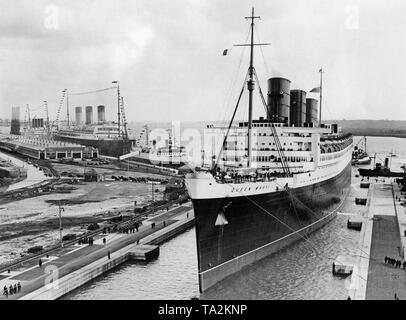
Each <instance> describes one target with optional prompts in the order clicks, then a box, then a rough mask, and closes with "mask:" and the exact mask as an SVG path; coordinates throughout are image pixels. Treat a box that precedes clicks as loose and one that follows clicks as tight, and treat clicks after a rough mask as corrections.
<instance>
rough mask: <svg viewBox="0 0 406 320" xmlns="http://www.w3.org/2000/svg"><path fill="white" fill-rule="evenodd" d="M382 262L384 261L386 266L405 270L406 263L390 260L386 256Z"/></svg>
mask: <svg viewBox="0 0 406 320" xmlns="http://www.w3.org/2000/svg"><path fill="white" fill-rule="evenodd" d="M384 260H385V263H386V264H389V265H391V266H393V267H396V268H401V267H402V266H403V269H406V261H404V262H403V263H402V261H401V260H397V259H393V258H390V257H388V256H385V259H384Z"/></svg>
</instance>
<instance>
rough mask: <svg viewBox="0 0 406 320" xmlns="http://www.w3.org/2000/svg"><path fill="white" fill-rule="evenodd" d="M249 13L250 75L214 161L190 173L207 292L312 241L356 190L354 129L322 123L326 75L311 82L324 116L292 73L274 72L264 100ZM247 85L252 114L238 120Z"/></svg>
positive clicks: (202, 281)
mask: <svg viewBox="0 0 406 320" xmlns="http://www.w3.org/2000/svg"><path fill="white" fill-rule="evenodd" d="M247 18H248V19H250V20H251V42H250V44H248V46H250V49H251V55H250V66H249V68H248V73H247V76H246V80H247V82H246V84H245V85H244V87H243V89H242V91H241V94H240V96H239V99H238V103H237V106H236V109H235V111H234V113H233V117H232V119H231V121H230V125H229V126H228V128H226V130H224V129H223V128H213V130H214V131H215V132H217V133H218V134H219V135H220V136H222V137H224V140H223V143H222V144H221V145H220V150H218V153H217V154H218V156H217V157H216V162H215V164H214V165H213V166H212V167H211V168H209V169H206V168H204V167H201V168H200V167H196V168H195V170H194V172H193V173H191V174H188V175H187V176H186V179H185V183H186V187H187V189H188V192H189V195H190V197H191V198H192V201H193V207H194V212H195V219H196V239H197V253H198V268H199V270H198V274H199V285H200V291H201V292H203V291H204V290H206V289H208V288H209V287H211V286H213V285H214V284H215V283H217V282H218V281H220V280H222V279H223V278H225V277H227V276H228V275H230V274H232V273H234V272H237V271H239V270H240V269H241V268H243V267H244V266H246V265H248V264H250V263H253V262H255V261H257V260H259V259H261V258H263V257H265V256H267V255H269V254H271V253H273V252H276V251H277V250H280V249H281V248H283V247H286V246H287V245H289V244H291V243H292V242H294V241H297V240H300V239H303V240H305V241H308V240H307V235H308V234H309V233H311V232H313V231H315V230H317V229H318V228H320V227H321V226H323V225H324V224H326V223H327V222H329V221H330V220H331V219H333V218H334V217H335V215H336V212H337V210H338V209H339V208H340V206H341V204H342V203H343V201H344V199H345V197H346V196H347V194H348V192H349V190H350V182H351V158H352V149H353V142H352V135H351V134H345V135H343V134H341V133H340V130H339V128H338V126H337V125H334V124H333V125H325V124H321V121H320V120H321V98H322V78H321V79H320V87H319V88H315V89H313V90H311V91H312V92H320V118H319V121H318V123H317V101H314V99H306V92H305V91H303V90H290V81H289V80H288V79H284V78H271V79H269V80H268V94H267V101H266V100H265V98H264V96H263V94H262V90H261V88H260V86H259V81H258V78H257V76H256V71H255V68H254V66H253V49H254V43H253V38H254V36H253V31H254V19H256V18H258V17H255V15H254V9H252V15H251V16H250V17H247ZM258 45H259V44H258ZM320 74H321V77H322V70H321V69H320ZM244 81H245V80H244ZM255 84H257V85H258V89H259V90H258V91H259V93H260V97H261V102H262V104H263V107H264V109H265V113H266V118H263V117H261V118H260V119H259V120H253V119H252V107H253V97H252V93H253V90H254V86H255ZM245 89H248V91H249V105H248V122H240V123H239V124H238V126H233V125H232V124H233V120H234V116H235V114H236V110H237V108H238V104H239V101H240V98H241V96H242V94H243V92H244V90H245ZM225 131H226V132H225ZM310 245H311V243H310ZM298 267H300V266H298ZM270 272H277V270H270Z"/></svg>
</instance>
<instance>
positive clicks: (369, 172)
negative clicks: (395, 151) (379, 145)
mask: <svg viewBox="0 0 406 320" xmlns="http://www.w3.org/2000/svg"><path fill="white" fill-rule="evenodd" d="M358 172H359V174H360V176H362V177H403V176H404V174H405V173H404V172H393V171H391V170H390V168H389V158H385V164H384V165H382V164H381V163H376V165H375V168H374V169H364V168H360V169H358Z"/></svg>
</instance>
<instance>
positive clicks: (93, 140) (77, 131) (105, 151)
mask: <svg viewBox="0 0 406 320" xmlns="http://www.w3.org/2000/svg"><path fill="white" fill-rule="evenodd" d="M53 136H54V138H55V140H59V141H66V142H72V143H77V144H80V145H84V146H91V147H94V148H98V149H99V152H100V154H102V155H105V156H110V157H115V158H118V157H119V156H121V155H123V154H126V153H129V152H131V150H132V148H133V146H134V143H135V140H134V139H129V138H128V137H127V136H126V135H125V134H124V133H123V132H121V134H119V129H118V128H117V125H116V124H113V123H112V124H108V123H103V124H99V125H95V124H88V125H85V126H76V127H71V128H65V129H61V130H59V131H57V132H55V133H54V134H53Z"/></svg>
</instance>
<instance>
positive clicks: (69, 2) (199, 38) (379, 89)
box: [0, 0, 406, 121]
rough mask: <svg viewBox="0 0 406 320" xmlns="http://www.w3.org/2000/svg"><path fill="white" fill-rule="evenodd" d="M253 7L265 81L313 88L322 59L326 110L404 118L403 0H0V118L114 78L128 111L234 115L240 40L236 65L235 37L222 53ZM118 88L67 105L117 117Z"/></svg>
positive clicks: (175, 116)
mask: <svg viewBox="0 0 406 320" xmlns="http://www.w3.org/2000/svg"><path fill="white" fill-rule="evenodd" d="M251 6H255V9H256V13H257V14H258V15H260V16H261V20H259V21H257V25H256V30H257V31H258V32H259V36H260V37H259V38H256V41H259V40H260V41H261V42H270V43H271V44H272V45H271V46H267V47H263V48H262V52H261V51H260V50H259V49H258V48H256V49H258V50H257V52H256V55H255V66H256V69H257V71H258V74H259V76H260V80H261V86H262V88H263V90H264V91H266V79H267V78H269V77H272V76H283V77H286V78H288V79H290V80H291V81H292V87H291V88H292V89H296V88H299V89H303V90H306V91H309V90H311V89H312V88H313V87H316V86H317V85H318V83H319V74H318V73H317V71H318V70H319V69H320V67H323V68H324V70H325V72H326V73H325V74H324V78H323V80H324V81H323V84H324V87H323V89H324V90H323V105H324V107H323V118H328V119H331V118H335V119H343V118H345V119H396V120H400V119H406V108H405V107H404V105H403V104H404V102H405V100H406V99H405V95H406V81H405V79H406V61H405V57H406V38H405V35H404V32H405V30H406V19H405V17H406V2H405V1H403V0H389V1H383V0H374V1H371V0H363V1H356V0H351V1H345V0H339V1H338V0H337V1H336V0H289V1H287V0H266V1H265V0H263V1H252V2H249V1H246V0H229V1H226V0H216V1H214V0H211V1H207V0H171V1H169V0H167V1H163V0H128V1H126V0H117V1H112V0H110V1H108V0H87V1H86V0H80V1H75V0H65V1H62V0H61V1H49V0H48V1H41V0H35V1H33V0H1V2H0V111H1V115H0V117H8V118H9V117H10V116H11V106H22V107H23V106H25V105H26V104H30V105H31V107H32V109H34V110H35V108H38V107H39V106H40V105H41V104H42V101H44V100H47V101H48V104H49V109H50V115H51V118H52V117H55V114H56V110H57V109H58V105H59V101H60V99H61V97H62V90H63V89H65V88H67V89H68V90H69V91H70V92H71V93H74V92H81V91H88V90H93V89H101V88H107V87H110V86H111V81H112V80H119V81H120V87H121V91H122V95H123V96H124V102H125V106H126V113H127V118H128V119H129V120H132V121H150V120H156V121H170V120H179V121H186V120H223V119H225V118H230V117H231V112H232V108H233V105H234V103H235V101H236V99H237V94H238V91H239V90H240V88H241V86H242V81H243V79H244V74H245V72H246V70H247V66H248V50H245V54H244V57H243V60H242V65H241V67H240V69H239V68H238V66H239V63H240V59H241V54H242V52H243V49H242V48H238V47H234V48H233V49H232V50H231V53H230V55H228V56H222V52H223V50H224V49H226V48H231V46H232V45H233V44H238V43H244V41H245V39H246V36H247V31H248V22H247V21H245V20H244V16H246V15H249V14H250V11H251ZM264 58H265V60H264ZM265 61H266V63H265ZM234 83H235V85H234V86H233V84H234ZM232 89H233V90H232ZM230 91H231V94H230ZM115 99H116V94H115V91H113V90H112V91H106V92H104V93H100V94H94V95H86V96H71V97H70V105H71V107H72V110H71V114H72V115H73V106H76V105H81V106H84V105H98V104H106V105H107V107H108V111H107V116H108V117H113V116H114V113H115V112H116V104H115V103H116V102H115ZM255 99H256V100H255V101H256V104H255V110H256V111H255V115H257V116H259V115H262V113H263V108H262V107H261V105H260V103H259V96H258V95H256V96H255ZM243 102H244V103H245V102H246V99H244V101H243ZM241 108H244V109H242V110H243V111H241V112H244V115H245V113H246V110H247V108H246V106H245V105H244V106H242V107H241ZM40 112H41V110H40V109H37V110H36V111H33V112H32V113H33V114H36V113H37V114H38V117H41V116H42V115H41V114H40ZM33 114H32V115H31V116H32V117H33ZM65 115H66V109H65V107H64V109H63V110H62V116H63V118H65V117H66V116H65ZM22 116H23V115H22ZM242 116H243V115H241V117H242ZM71 118H73V117H72V116H71Z"/></svg>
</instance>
